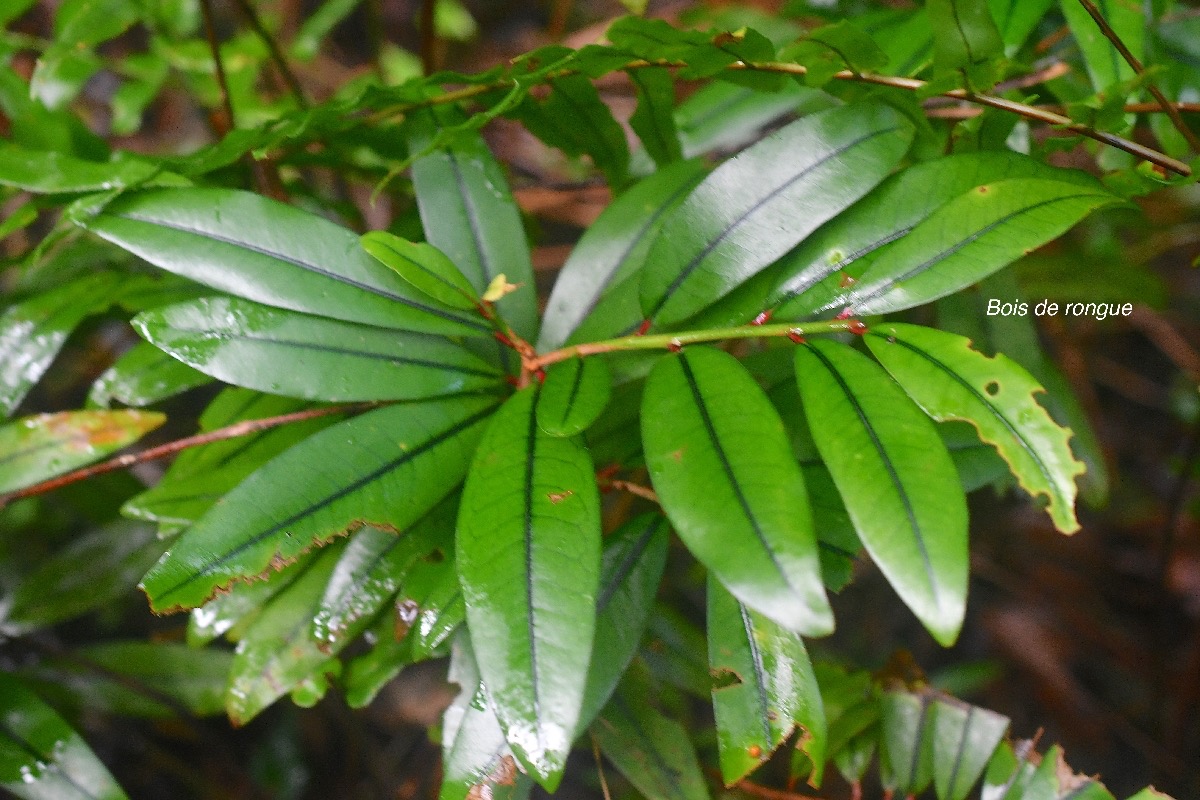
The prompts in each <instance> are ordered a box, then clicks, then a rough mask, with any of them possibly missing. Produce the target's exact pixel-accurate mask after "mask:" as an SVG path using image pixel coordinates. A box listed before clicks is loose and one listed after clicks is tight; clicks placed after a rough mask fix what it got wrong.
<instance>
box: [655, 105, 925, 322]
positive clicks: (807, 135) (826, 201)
mask: <svg viewBox="0 0 1200 800" xmlns="http://www.w3.org/2000/svg"><path fill="white" fill-rule="evenodd" d="M911 139H912V128H911V126H910V125H909V124H908V123H907V122H906V121H905V120H904V119H903V117H901V116H900V115H899V114H898V113H897V112H895V111H893V110H892V109H890V108H888V107H886V106H872V105H851V106H844V107H840V108H835V109H831V110H829V111H824V112H820V113H817V114H813V115H812V116H809V117H805V118H804V119H801V120H799V121H797V122H794V123H792V124H791V125H789V126H787V127H786V128H784V129H782V130H781V131H778V132H777V133H775V134H772V135H771V136H769V137H767V138H766V139H763V140H762V141H760V142H759V143H758V144H756V145H754V146H753V147H751V148H749V149H747V150H745V151H744V152H742V153H741V154H740V155H738V156H737V157H735V158H733V159H731V160H729V161H727V162H725V163H724V164H722V165H721V166H720V167H718V168H717V169H716V170H714V171H713V172H712V174H711V175H709V176H708V177H707V178H706V179H705V180H704V181H703V182H702V183H701V184H700V185H699V186H698V187H697V188H696V190H695V191H693V192H692V194H691V195H690V196H689V197H688V198H687V199H686V200H685V201H684V202H683V203H681V204H680V205H679V206H678V208H676V209H675V210H674V211H673V212H672V213H671V214H670V216H669V217H668V218H667V219H666V220H665V221H664V223H663V226H662V228H661V230H660V231H659V234H658V237H657V239H656V240H655V242H654V244H653V245H652V246H651V248H650V253H649V255H648V256H647V265H648V266H647V268H646V270H645V271H644V273H643V276H642V280H641V293H640V298H641V305H642V310H643V312H644V313H645V314H646V316H647V318H650V319H653V320H654V321H655V322H656V323H657V324H658V325H660V326H664V325H671V324H673V323H675V322H679V321H681V320H683V319H685V318H687V317H689V316H691V315H692V314H694V313H696V312H697V311H700V310H701V309H703V308H704V307H705V306H707V305H710V304H711V303H713V302H715V301H716V300H719V299H720V298H721V297H722V296H724V295H725V294H727V293H728V292H730V291H731V290H732V289H734V288H735V287H737V286H738V285H739V284H741V283H743V282H744V281H746V280H747V279H749V278H750V277H752V276H753V275H754V274H756V273H757V272H759V271H760V270H762V269H764V268H765V267H767V266H768V265H770V264H771V262H773V261H775V260H776V259H778V258H779V257H780V256H782V255H783V254H784V253H786V252H787V251H788V250H790V249H792V247H794V246H795V245H796V243H797V242H799V241H800V240H801V239H803V238H804V237H805V236H806V235H807V234H808V233H810V232H812V231H813V230H815V229H816V228H817V227H818V226H819V225H820V224H821V223H822V222H824V221H825V220H827V219H829V218H831V217H833V216H835V215H836V214H838V213H839V212H840V211H842V210H843V209H844V208H846V207H847V206H849V205H850V204H851V203H852V202H854V201H855V200H857V199H858V198H859V197H861V196H862V195H864V194H866V192H867V191H868V190H870V189H871V187H873V186H874V185H875V184H876V183H878V182H879V181H880V180H882V179H883V178H884V176H885V175H886V174H887V173H888V171H890V170H891V168H892V167H893V166H894V165H895V163H896V162H897V161H898V160H899V159H900V158H901V156H903V155H904V153H905V151H906V150H907V149H908V144H909V142H910V141H911Z"/></svg>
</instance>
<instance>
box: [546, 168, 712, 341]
mask: <svg viewBox="0 0 1200 800" xmlns="http://www.w3.org/2000/svg"><path fill="white" fill-rule="evenodd" d="M704 174H705V167H704V164H703V163H702V162H700V161H686V162H682V163H680V164H672V165H671V166H669V167H666V168H664V169H661V170H659V171H657V172H655V173H654V174H653V175H651V176H650V177H648V178H645V179H644V180H642V181H639V182H638V183H636V184H634V185H633V186H632V187H630V188H629V189H627V190H626V191H624V192H623V193H622V194H620V195H619V196H618V197H617V199H616V200H614V201H613V202H612V204H610V205H609V206H608V207H607V208H606V209H604V211H603V212H602V213H601V214H600V216H599V217H597V218H596V221H595V222H593V223H592V225H591V227H589V228H588V229H587V230H586V231H585V232H584V234H583V236H582V237H580V239H579V242H578V243H577V244H576V245H575V247H574V248H573V249H572V250H571V255H569V256H568V257H567V261H566V263H565V264H563V267H562V269H561V270H560V271H559V273H558V278H557V280H556V281H555V283H554V290H553V291H552V292H551V293H550V299H549V301H548V302H547V304H546V316H545V321H544V322H543V324H542V332H541V337H540V338H539V339H538V350H539V351H541V352H547V351H549V350H553V349H554V348H556V347H560V346H562V344H563V343H564V342H566V341H568V337H570V338H569V340H570V341H579V340H580V339H581V337H582V338H583V339H588V338H595V339H603V338H606V337H607V336H610V335H616V334H619V333H623V332H625V329H626V328H629V327H630V326H632V327H633V328H636V327H637V325H638V324H639V323H640V322H641V320H642V312H641V309H640V308H639V307H638V303H637V275H638V272H639V270H640V269H641V268H642V265H643V264H645V262H646V254H647V253H648V252H649V249H650V243H651V241H652V240H653V238H654V236H655V234H656V233H657V232H658V229H659V227H660V226H661V225H662V221H663V219H664V216H665V215H666V214H667V213H668V212H669V211H670V210H671V209H672V208H674V207H675V206H676V205H678V204H679V203H680V202H681V201H682V200H683V198H684V197H685V196H686V195H687V193H688V192H690V191H691V190H692V188H693V187H694V186H695V185H696V183H698V182H699V180H700V179H701V178H702V177H703V176H704ZM617 285H627V286H628V289H629V290H630V291H632V298H631V299H632V302H631V303H628V304H618V305H616V306H615V307H614V304H613V303H612V301H611V300H609V299H608V297H609V295H610V293H611V291H612V290H613V287H615V286H617ZM627 293H628V292H627ZM614 310H615V311H617V312H618V313H613V312H614ZM589 315H590V316H589ZM585 319H587V320H588V322H586V323H585V322H584V320H585ZM580 323H584V325H583V328H581V329H580V330H579V331H577V332H576V334H575V335H571V334H572V331H575V330H576V328H579V326H580Z"/></svg>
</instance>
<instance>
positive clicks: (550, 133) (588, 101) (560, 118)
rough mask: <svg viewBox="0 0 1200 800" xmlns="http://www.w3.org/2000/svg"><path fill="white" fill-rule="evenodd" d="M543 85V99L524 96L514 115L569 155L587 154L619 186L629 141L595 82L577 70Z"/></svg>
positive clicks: (625, 169) (624, 175) (625, 173)
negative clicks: (547, 88) (546, 87)
mask: <svg viewBox="0 0 1200 800" xmlns="http://www.w3.org/2000/svg"><path fill="white" fill-rule="evenodd" d="M562 51H563V53H564V54H565V53H567V52H569V51H567V50H566V48H562ZM547 85H548V87H549V89H550V93H549V95H548V96H547V97H546V98H545V99H543V100H536V99H534V98H533V97H532V96H527V97H526V98H525V100H524V101H523V102H522V103H521V105H520V106H518V107H517V109H516V110H515V112H514V114H515V116H517V117H518V118H519V119H520V120H521V122H522V123H524V125H525V127H526V128H527V129H528V130H529V131H530V133H532V134H533V135H534V136H537V137H538V138H539V139H541V140H542V141H544V142H545V143H546V144H548V145H550V146H552V147H557V148H558V149H560V150H562V151H563V152H564V153H566V154H567V155H569V156H581V155H586V156H588V157H589V158H591V160H592V163H593V164H595V165H596V167H597V168H598V169H599V170H601V171H602V172H603V173H604V176H605V178H606V180H607V181H608V184H609V185H610V186H612V187H614V188H618V187H620V186H623V185H624V184H625V182H626V179H627V177H628V174H629V145H628V144H626V142H625V131H624V130H622V128H621V126H620V124H618V123H617V121H616V120H615V119H613V115H612V112H611V111H610V110H609V109H608V106H606V105H605V104H604V101H603V100H601V99H600V93H599V91H598V90H597V89H596V86H595V85H594V84H593V83H592V81H591V80H590V79H589V78H588V77H587V76H586V75H579V74H569V75H564V76H562V77H552V78H550V79H549V80H548V81H547Z"/></svg>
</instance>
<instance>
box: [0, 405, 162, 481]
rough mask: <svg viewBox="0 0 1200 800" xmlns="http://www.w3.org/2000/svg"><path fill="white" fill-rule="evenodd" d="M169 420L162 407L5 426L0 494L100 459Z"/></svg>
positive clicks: (46, 417) (68, 414)
mask: <svg viewBox="0 0 1200 800" xmlns="http://www.w3.org/2000/svg"><path fill="white" fill-rule="evenodd" d="M166 420H167V418H166V416H165V415H163V414H160V413H158V412H157V411H61V412H59V413H57V414H38V415H36V416H32V417H24V418H23V419H19V420H16V421H14V422H10V423H9V424H7V425H4V426H0V492H9V491H12V490H13V489H19V488H21V487H22V486H30V485H32V484H35V483H37V482H38V481H42V480H45V479H46V478H51V477H53V476H55V475H61V474H62V473H64V472H70V471H71V470H73V469H75V468H76V467H81V466H83V465H84V464H90V463H91V462H93V461H99V460H100V459H101V458H103V457H104V456H106V455H108V454H109V453H112V452H114V451H116V450H120V449H121V448H122V447H125V446H126V445H128V444H131V443H132V442H136V441H137V440H138V439H140V438H142V436H143V435H145V434H146V433H148V432H149V431H152V430H154V429H155V428H157V427H158V426H159V425H162V424H163V423H164V422H166Z"/></svg>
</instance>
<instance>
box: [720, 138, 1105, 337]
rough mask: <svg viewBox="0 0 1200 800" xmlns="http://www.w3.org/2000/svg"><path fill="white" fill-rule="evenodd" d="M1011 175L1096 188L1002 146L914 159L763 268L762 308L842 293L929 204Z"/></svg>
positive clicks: (790, 312) (821, 301)
mask: <svg viewBox="0 0 1200 800" xmlns="http://www.w3.org/2000/svg"><path fill="white" fill-rule="evenodd" d="M1013 178H1043V179H1053V180H1060V181H1063V182H1067V183H1076V184H1078V185H1079V186H1081V187H1087V188H1090V189H1098V188H1099V185H1098V184H1097V183H1096V181H1095V179H1094V178H1092V177H1091V176H1090V175H1087V174H1085V173H1083V172H1072V171H1071V170H1065V169H1057V168H1055V167H1051V166H1048V165H1046V164H1044V163H1042V162H1040V161H1038V160H1037V159H1033V158H1030V157H1028V156H1024V155H1021V154H1020V153H1013V152H1008V151H1005V152H978V153H960V154H956V155H951V156H945V157H943V158H937V159H934V160H932V161H925V162H922V163H920V164H914V165H913V166H911V167H909V168H907V169H905V170H903V171H901V172H898V173H896V174H895V175H892V176H891V177H889V178H888V179H887V180H886V181H884V182H883V183H881V184H880V185H879V186H878V187H876V188H875V189H874V190H872V191H871V193H870V194H868V195H867V196H866V197H864V198H863V199H862V200H860V201H859V202H857V203H855V204H854V205H853V206H851V207H850V208H848V209H847V210H846V211H845V212H844V213H842V214H839V215H838V216H836V217H834V218H833V219H831V220H829V222H827V223H826V224H824V225H822V226H821V228H820V229H819V230H817V231H815V232H814V233H813V235H812V236H809V237H808V238H807V239H805V240H804V241H803V242H802V243H801V244H800V245H799V246H798V247H797V248H796V249H795V250H793V251H792V252H790V253H788V254H787V255H786V256H784V257H783V258H781V259H780V260H779V262H778V263H776V264H774V265H772V266H771V267H770V269H768V270H766V271H765V272H764V273H763V274H762V276H760V277H762V278H768V277H769V278H770V279H771V280H772V281H773V282H774V283H775V286H774V288H773V290H772V291H771V294H770V297H769V299H768V301H767V303H766V304H765V305H764V306H763V307H765V308H776V309H777V311H776V313H777V315H778V316H780V317H785V318H795V317H798V316H801V315H804V314H807V313H809V312H811V311H813V310H815V309H818V308H821V307H823V306H824V305H825V302H826V301H829V300H831V299H832V298H834V297H836V296H838V295H840V294H841V293H842V292H841V289H842V288H844V287H841V286H840V284H842V283H849V282H850V281H851V280H855V281H856V280H858V279H859V278H860V277H862V274H863V272H864V271H865V270H866V269H867V268H868V267H869V266H870V264H871V263H873V261H874V260H875V258H876V257H877V256H878V257H882V256H883V255H884V254H886V253H887V252H889V250H888V249H887V247H888V245H890V244H891V243H893V242H896V241H898V240H900V239H901V238H903V237H904V236H906V235H908V234H909V233H910V232H911V231H912V229H913V228H914V227H916V225H917V224H918V223H920V222H921V221H922V220H924V219H926V218H927V217H929V215H930V214H932V213H933V212H934V211H935V210H936V209H937V208H939V207H940V206H942V205H944V204H945V203H948V202H949V201H951V200H953V199H954V198H956V197H958V196H959V195H961V194H963V193H964V192H967V191H969V190H971V189H973V188H975V187H977V186H980V185H982V184H986V183H994V182H996V181H999V180H1009V179H1013ZM756 280H757V279H756ZM760 310H761V308H759V309H754V310H750V311H749V314H751V315H752V314H755V313H757V312H758V311H760ZM750 318H752V317H749V316H747V317H746V318H745V319H738V320H736V321H737V322H744V321H746V320H748V319H750Z"/></svg>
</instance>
